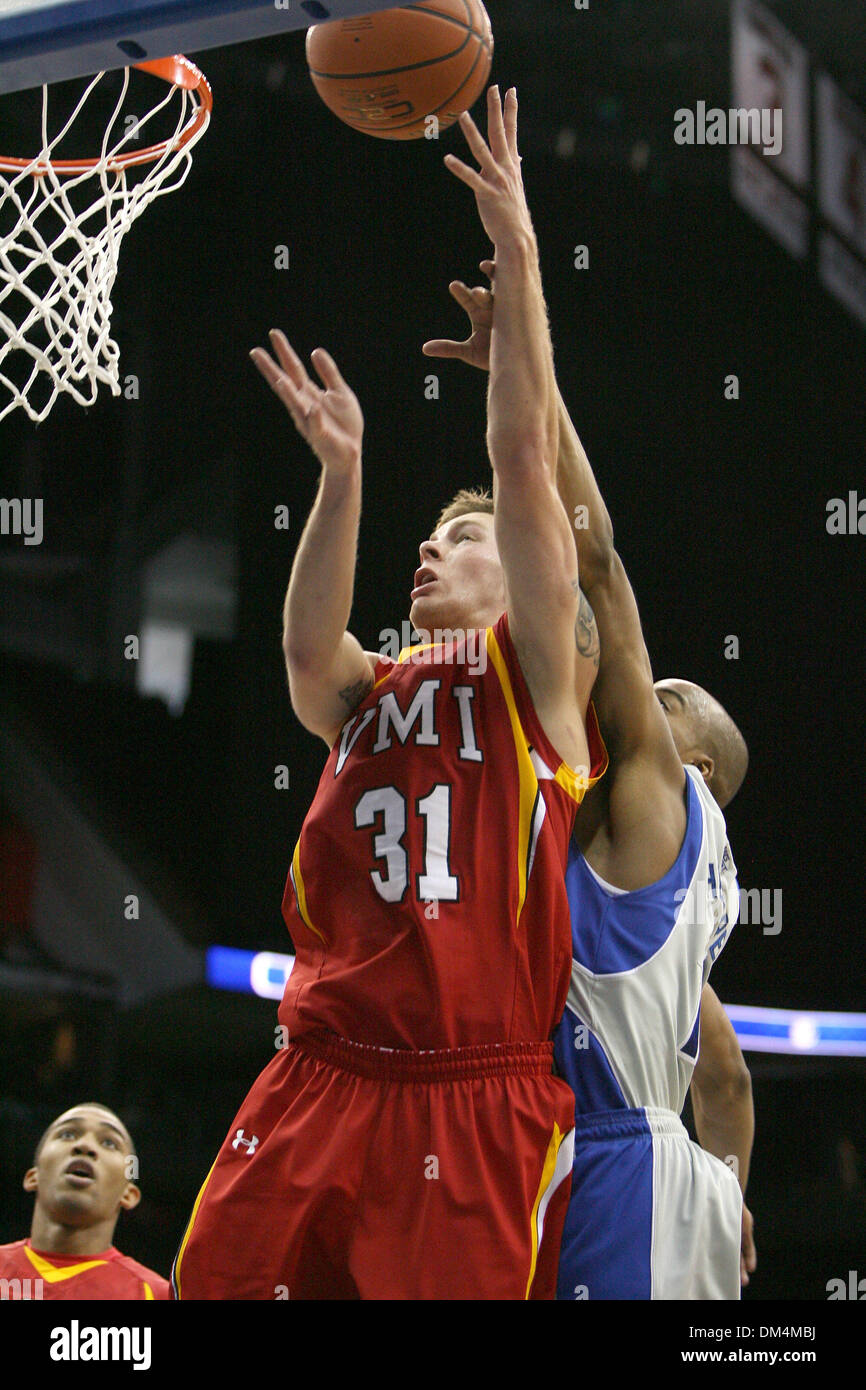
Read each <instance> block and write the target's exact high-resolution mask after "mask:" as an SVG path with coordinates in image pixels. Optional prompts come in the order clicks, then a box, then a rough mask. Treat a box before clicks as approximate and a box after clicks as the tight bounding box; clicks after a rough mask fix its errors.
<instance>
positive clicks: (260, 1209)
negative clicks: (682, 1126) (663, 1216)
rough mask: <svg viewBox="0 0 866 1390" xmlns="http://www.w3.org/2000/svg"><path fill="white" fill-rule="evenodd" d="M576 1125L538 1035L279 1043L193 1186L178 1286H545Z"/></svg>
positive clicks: (419, 1290) (240, 1289) (188, 1289)
mask: <svg viewBox="0 0 866 1390" xmlns="http://www.w3.org/2000/svg"><path fill="white" fill-rule="evenodd" d="M573 1126H574V1096H573V1094H572V1092H571V1090H570V1088H569V1087H568V1086H567V1085H566V1084H565V1082H564V1081H562V1080H561V1079H559V1078H558V1077H555V1076H554V1075H553V1074H552V1048H551V1044H549V1043H516V1044H510V1045H503V1046H485V1047H469V1048H460V1049H458V1050H456V1051H431V1052H395V1051H389V1050H386V1049H379V1048H375V1047H367V1046H362V1045H359V1044H356V1043H350V1042H345V1041H343V1040H342V1039H339V1038H335V1037H333V1036H330V1035H326V1036H324V1037H322V1036H316V1037H314V1038H304V1039H303V1040H302V1041H300V1042H294V1043H290V1044H289V1045H288V1046H287V1047H286V1048H283V1049H281V1050H280V1051H279V1052H278V1053H277V1055H276V1056H275V1057H274V1059H273V1061H272V1062H271V1063H270V1064H269V1065H268V1066H267V1067H266V1068H265V1070H264V1071H263V1072H262V1074H261V1076H260V1077H259V1078H258V1080H257V1081H256V1083H255V1085H254V1086H253V1089H252V1090H251V1092H250V1094H249V1095H248V1096H247V1099H246V1101H245V1102H244V1104H243V1106H242V1107H241V1109H240V1111H239V1112H238V1114H237V1116H236V1118H235V1120H234V1122H233V1124H232V1129H231V1131H230V1133H229V1135H228V1137H227V1139H226V1141H225V1143H224V1144H223V1146H222V1148H221V1149H220V1151H219V1154H218V1155H217V1159H216V1162H215V1163H214V1166H213V1168H212V1169H211V1171H210V1173H209V1174H208V1177H207V1179H206V1180H205V1183H204V1186H203V1187H202V1190H201V1192H200V1193H199V1196H198V1199H197V1201H196V1204H195V1206H194V1208H193V1213H192V1216H191V1218H190V1221H189V1225H188V1227H187V1230H186V1233H185V1235H184V1238H183V1241H182V1243H181V1246H180V1249H179V1251H178V1254H177V1258H176V1260H175V1267H174V1270H173V1271H172V1282H173V1286H174V1291H175V1297H177V1298H183V1299H226V1300H233V1299H284V1298H323V1299H324V1298H339V1299H349V1298H365V1299H448V1298H451V1299H473V1300H474V1299H526V1298H533V1299H537V1298H549V1299H552V1298H553V1297H554V1296H555V1291H556V1272H557V1264H558V1261H559V1247H560V1240H561V1236H562V1227H563V1223H564V1220H565V1212H566V1208H567V1205H568V1196H569V1192H570V1188H571V1165H572V1150H573Z"/></svg>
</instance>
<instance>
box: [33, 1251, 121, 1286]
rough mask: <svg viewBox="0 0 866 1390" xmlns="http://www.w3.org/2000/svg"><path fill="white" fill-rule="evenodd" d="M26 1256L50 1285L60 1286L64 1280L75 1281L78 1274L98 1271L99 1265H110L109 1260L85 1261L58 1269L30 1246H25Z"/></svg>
mask: <svg viewBox="0 0 866 1390" xmlns="http://www.w3.org/2000/svg"><path fill="white" fill-rule="evenodd" d="M24 1254H25V1255H26V1256H27V1258H28V1260H29V1261H30V1263H31V1264H32V1266H33V1268H34V1269H35V1270H36V1273H37V1274H38V1275H39V1276H40V1278H42V1279H45V1280H46V1281H47V1282H48V1283H49V1284H59V1283H61V1282H62V1281H63V1280H64V1279H74V1278H75V1276H76V1274H84V1272H85V1270H88V1269H96V1268H98V1266H99V1265H107V1264H108V1260H84V1261H82V1263H81V1264H78V1265H63V1266H61V1267H60V1268H58V1266H57V1265H53V1264H52V1263H51V1261H50V1260H46V1259H45V1257H44V1256H43V1255H37V1253H36V1251H35V1250H31V1249H30V1246H29V1245H25V1247H24Z"/></svg>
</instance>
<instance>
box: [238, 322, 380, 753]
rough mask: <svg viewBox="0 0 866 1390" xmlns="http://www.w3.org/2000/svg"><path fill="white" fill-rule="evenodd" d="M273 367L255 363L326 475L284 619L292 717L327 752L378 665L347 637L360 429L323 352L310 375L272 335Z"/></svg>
mask: <svg viewBox="0 0 866 1390" xmlns="http://www.w3.org/2000/svg"><path fill="white" fill-rule="evenodd" d="M271 346H272V348H273V351H274V353H275V355H276V359H277V360H276V361H275V360H274V358H272V357H270V356H269V355H268V353H267V352H265V351H264V350H263V349H262V348H254V349H253V351H252V352H251V353H250V356H251V357H252V359H253V361H254V363H255V364H256V366H257V367H258V369H259V371H260V372H261V374H262V376H263V377H264V378H265V380H266V381H267V382H268V384H269V385H270V386H271V388H272V389H273V391H274V392H275V394H276V395H277V396H279V398H280V400H281V401H282V402H283V404H284V405H285V407H286V409H287V410H288V412H289V414H290V415H291V417H292V420H293V421H294V423H295V426H296V428H297V430H298V432H299V433H300V434H301V436H302V437H303V438H304V439H305V440H306V441H307V443H308V444H309V445H310V447H311V448H312V450H313V452H314V453H315V455H316V457H317V458H318V459H319V462H320V463H321V465H322V473H321V477H320V479H319V491H318V493H317V495H316V500H315V502H314V504H313V508H312V511H311V512H310V515H309V518H308V519H307V524H306V526H305V527H304V531H303V534H302V536H301V540H300V543H299V545H298V549H297V552H296V554H295V560H294V564H293V566H292V573H291V578H290V580H289V587H288V592H287V594H286V601H285V606H284V609H283V653H284V655H285V659H286V669H287V671H288V676H289V690H290V693H291V699H292V708H293V709H294V711H295V713H296V714H297V716H298V718H299V719H300V721H301V723H302V724H303V725H304V726H305V727H306V728H307V729H309V730H310V732H311V733H315V734H318V735H320V737H322V738H323V739H324V740H325V742H326V743H327V744H328V745H329V746H330V744H332V743H333V741H334V739H335V737H336V736H337V734H338V733H339V730H340V728H341V726H342V725H343V724H344V723H345V721H346V719H347V718H348V716H349V715H350V714H351V712H352V710H353V709H354V708H355V706H356V705H357V704H358V703H359V701H360V700H362V699H363V697H364V695H366V693H367V692H368V690H369V689H370V688H371V686H372V684H373V660H372V657H371V656H370V655H368V654H367V653H365V652H364V651H363V649H362V647H361V645H360V643H359V642H358V641H357V639H356V638H354V637H353V636H352V635H351V633H349V632H348V631H347V630H346V629H347V625H348V622H349V615H350V613H351V610H352V595H353V589H354V580H355V560H356V555H357V548H358V525H359V521H360V515H361V440H362V437H363V432H364V419H363V416H362V414H361V409H360V407H359V405H358V402H357V400H356V398H355V396H354V394H353V392H352V391H351V390H350V389H349V387H348V386H347V385H346V383H345V381H344V380H343V378H342V376H341V375H340V372H339V371H338V369H337V365H336V363H335V362H334V360H333V358H332V357H330V356H329V354H328V353H327V352H325V351H324V349H323V348H317V349H316V351H315V352H314V353H313V355H312V362H313V365H314V367H315V369H316V372H317V373H318V375H319V377H320V379H321V381H322V383H323V386H318V385H317V384H316V383H315V382H314V381H312V380H311V378H310V377H309V376H308V375H307V372H306V371H305V369H304V367H303V364H302V363H301V360H300V358H299V357H298V356H297V354H296V352H295V351H294V349H293V348H292V347H291V345H290V344H289V342H288V341H287V339H286V337H285V335H284V334H282V333H279V332H273V333H271Z"/></svg>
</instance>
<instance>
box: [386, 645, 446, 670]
mask: <svg viewBox="0 0 866 1390" xmlns="http://www.w3.org/2000/svg"><path fill="white" fill-rule="evenodd" d="M442 645H443V644H442V643H441V642H418V643H417V645H416V646H414V647H404V648H403V650H402V651H401V652H400V654H399V656H398V657H397V665H398V666H405V665H406V662H407V661H408V660H409V658H410V656H412V654H413V652H429V651H432V650H433V648H434V647H441V646H442Z"/></svg>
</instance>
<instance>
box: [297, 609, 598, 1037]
mask: <svg viewBox="0 0 866 1390" xmlns="http://www.w3.org/2000/svg"><path fill="white" fill-rule="evenodd" d="M469 639H470V640H468V641H457V642H451V643H447V644H439V645H431V646H428V647H426V648H418V647H414V648H410V649H408V650H407V651H404V652H401V653H400V656H399V658H398V660H397V661H396V662H394V661H392V660H390V659H389V658H382V659H381V660H380V661H379V662H378V663H377V666H376V680H375V684H374V686H373V689H372V690H371V691H370V693H369V694H368V695H367V696H366V697H365V699H364V700H362V702H361V704H360V705H359V706H358V708H357V710H356V711H355V713H354V714H353V715H352V717H351V719H349V720H348V721H347V723H346V724H345V725H344V726H343V729H342V732H341V735H340V737H339V739H338V740H337V742H336V743H335V744H334V747H333V748H332V749H331V753H330V756H329V758H328V761H327V763H326V765H325V769H324V772H323V773H322V777H321V780H320V782H319V786H318V789H317V792H316V795H315V798H314V800H313V803H312V806H311V808H310V811H309V814H308V815H307V818H306V820H305V822H304V825H303V828H302V830H301V834H300V838H299V840H298V843H297V845H296V847H295V852H294V856H293V860H292V867H291V870H290V872H289V878H288V882H287V884H286V891H285V895H284V898H283V915H284V917H285V920H286V924H287V926H288V928H289V931H290V933H291V936H292V940H293V942H294V945H295V951H296V957H297V958H296V963H295V966H294V969H293V971H292V974H291V976H290V978H289V982H288V984H287V986H286V992H285V995H284V997H283V1001H282V1004H281V1006H280V1010H279V1018H280V1022H281V1023H283V1024H284V1025H285V1026H286V1027H287V1029H288V1035H289V1038H293V1037H294V1038H299V1037H301V1036H303V1035H304V1034H308V1033H310V1032H313V1031H320V1030H326V1031H327V1032H330V1033H333V1034H336V1035H338V1036H339V1037H344V1038H350V1039H352V1040H353V1041H356V1042H360V1043H368V1044H372V1045H375V1046H378V1047H387V1048H399V1049H408V1050H425V1049H431V1048H458V1047H467V1046H472V1045H476V1044H482V1043H511V1042H537V1041H541V1040H544V1039H547V1038H548V1037H549V1036H550V1034H551V1032H552V1030H553V1028H554V1027H555V1025H556V1024H557V1023H558V1022H559V1020H560V1018H561V1016H562V1011H563V1008H564V1006H565V1001H566V995H567V991H568V981H569V972H570V968H571V922H570V916H569V909H568V899H567V896H566V891H565V866H566V859H567V849H568V842H569V837H570V835H571V830H572V824H573V821H574V813H575V810H576V808H577V805H578V804H579V802H580V801H581V800H582V798H583V795H584V793H585V791H586V790H587V789H588V788H589V787H590V786H592V785H593V783H594V782H596V781H597V780H598V778H599V777H600V776H601V774H602V773H603V771H604V769H605V767H606V765H607V755H606V753H605V751H604V745H603V744H602V742H601V737H600V735H599V732H598V726H597V724H596V721H595V712H594V710H593V709H592V706H590V710H589V713H588V719H587V732H588V735H589V741H590V755H591V766H590V770H589V775H588V776H586V775H582V774H579V773H577V772H575V771H573V770H572V769H571V768H569V767H568V766H567V765H566V764H565V763H564V762H563V761H562V759H561V758H560V757H559V755H558V754H557V753H556V751H555V749H554V748H553V746H552V745H551V743H550V740H549V739H548V738H547V736H546V735H545V733H544V731H543V729H542V728H541V725H540V723H539V720H538V717H537V715H536V713H535V710H534V708H533V705H532V700H531V697H530V694H529V690H528V687H527V685H526V682H525V680H524V677H523V674H522V672H521V670H520V666H519V663H518V660H517V656H516V653H515V650H514V646H513V644H512V641H511V636H510V633H509V628H508V618H507V615H505V614H503V616H502V617H501V618H500V619H499V621H498V622H497V623H496V624H495V626H494V627H491V628H487V629H486V632H484V633H482V632H477V633H472V634H470V635H469ZM475 639H478V646H477V647H476V648H475V650H474V653H473V648H472V645H471V642H472V640H475ZM584 771H585V770H584Z"/></svg>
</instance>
